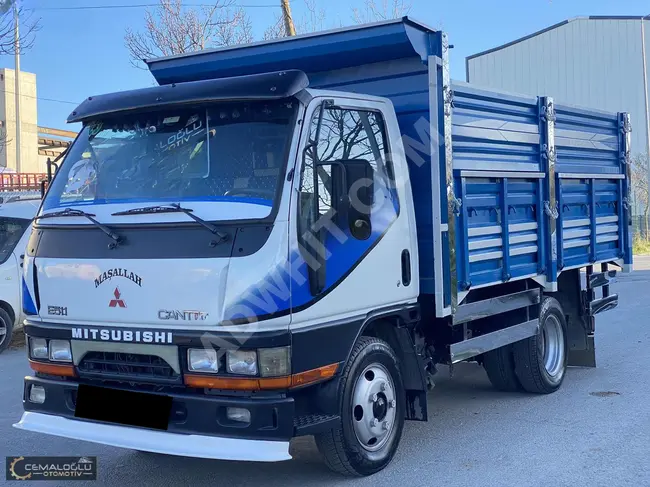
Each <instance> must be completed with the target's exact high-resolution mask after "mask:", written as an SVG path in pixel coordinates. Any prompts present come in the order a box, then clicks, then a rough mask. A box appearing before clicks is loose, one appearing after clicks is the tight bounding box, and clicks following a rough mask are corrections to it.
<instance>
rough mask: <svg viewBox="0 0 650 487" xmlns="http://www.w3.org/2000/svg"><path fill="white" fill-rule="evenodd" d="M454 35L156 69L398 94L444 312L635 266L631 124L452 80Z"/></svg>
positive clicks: (233, 52)
mask: <svg viewBox="0 0 650 487" xmlns="http://www.w3.org/2000/svg"><path fill="white" fill-rule="evenodd" d="M450 50H451V49H450V47H449V45H448V42H447V38H446V35H445V34H444V33H442V32H439V31H436V30H434V29H431V28H429V27H427V26H425V25H423V24H421V23H418V22H415V21H413V20H411V19H408V18H404V19H400V20H395V21H388V22H382V23H377V24H370V25H366V26H357V27H352V28H346V29H340V30H335V31H329V32H322V33H316V34H310V35H306V36H298V37H294V38H289V39H281V40H277V41H272V42H266V43H259V44H251V45H247V46H240V47H233V48H225V49H219V50H213V51H203V52H200V53H196V54H192V55H183V56H177V57H171V58H163V59H159V60H151V61H148V65H149V69H150V70H151V72H152V74H153V75H154V77H155V78H156V79H157V81H158V82H159V83H161V84H169V83H174V82H181V81H191V80H198V79H209V78H219V77H226V76H237V75H246V74H253V73H260V72H268V71H278V70H283V69H300V70H302V71H304V72H306V73H307V75H308V77H309V81H310V87H312V88H320V89H331V90H338V91H348V92H358V93H364V94H369V95H376V96H383V97H387V98H389V99H390V100H391V101H392V102H393V104H394V106H395V111H396V113H397V117H398V122H399V125H400V129H401V131H402V141H403V143H404V149H405V152H406V156H407V160H408V162H409V167H410V173H411V184H412V188H413V193H414V204H415V212H416V222H417V230H418V245H419V262H420V287H421V292H422V293H423V294H430V295H433V296H434V301H435V309H436V315H437V316H440V317H442V316H447V315H449V314H451V313H453V311H454V309H455V307H456V306H457V305H458V304H459V303H460V302H462V299H463V298H464V296H465V295H466V294H467V292H468V291H469V290H471V289H476V288H478V287H485V286H490V285H495V284H500V283H503V282H508V281H511V280H515V279H523V278H534V279H535V280H537V281H538V282H539V283H540V284H541V285H543V286H544V287H545V288H546V289H547V290H551V291H552V290H556V286H557V278H558V275H559V273H561V272H562V271H563V270H567V269H570V268H576V267H582V266H586V265H591V264H594V263H598V262H614V263H616V264H618V265H620V266H622V267H624V268H627V267H628V266H629V265H631V263H632V255H631V239H630V227H629V221H630V215H629V209H628V199H627V195H628V193H629V188H628V183H629V178H628V175H627V174H628V170H629V154H630V145H629V140H630V137H629V134H630V123H629V116H628V115H627V114H625V113H606V112H601V111H598V110H591V109H583V108H575V107H571V106H569V105H564V104H561V103H554V101H553V99H552V98H551V97H550V96H552V93H544V94H542V95H543V96H540V97H527V96H520V95H513V94H508V93H502V92H497V91H493V90H485V89H481V88H478V87H475V86H473V85H469V84H466V83H461V82H451V81H450V80H449V74H448V73H449V71H448V55H449V52H450Z"/></svg>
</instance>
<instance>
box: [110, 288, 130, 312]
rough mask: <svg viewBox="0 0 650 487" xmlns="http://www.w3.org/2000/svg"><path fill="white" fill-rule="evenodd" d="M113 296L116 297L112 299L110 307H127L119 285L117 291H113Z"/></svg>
mask: <svg viewBox="0 0 650 487" xmlns="http://www.w3.org/2000/svg"><path fill="white" fill-rule="evenodd" d="M113 296H115V299H111V302H110V303H108V307H109V308H126V303H125V302H124V300H123V299H122V295H121V294H120V288H119V287H116V288H115V291H113Z"/></svg>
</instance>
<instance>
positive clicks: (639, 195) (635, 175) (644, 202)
mask: <svg viewBox="0 0 650 487" xmlns="http://www.w3.org/2000/svg"><path fill="white" fill-rule="evenodd" d="M649 190H650V188H649V186H648V155H647V154H637V155H635V156H634V157H633V158H632V191H633V193H634V200H635V205H637V208H638V209H640V210H641V211H642V212H643V220H644V226H645V238H646V239H648V238H649V235H650V234H649V232H648V213H650V191H649ZM639 230H640V228H639Z"/></svg>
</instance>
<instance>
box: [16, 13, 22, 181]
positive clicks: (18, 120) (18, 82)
mask: <svg viewBox="0 0 650 487" xmlns="http://www.w3.org/2000/svg"><path fill="white" fill-rule="evenodd" d="M14 23H15V24H16V25H15V28H14V49H15V56H16V59H15V61H16V69H15V71H16V72H15V73H14V76H15V77H16V78H15V86H14V93H15V95H16V172H17V173H19V172H20V135H21V132H22V127H21V126H20V33H19V32H18V23H19V18H18V2H14Z"/></svg>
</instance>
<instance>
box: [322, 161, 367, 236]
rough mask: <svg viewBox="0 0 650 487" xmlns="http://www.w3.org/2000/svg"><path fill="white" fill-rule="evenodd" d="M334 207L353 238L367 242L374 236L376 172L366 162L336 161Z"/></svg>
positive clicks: (340, 223) (333, 192)
mask: <svg viewBox="0 0 650 487" xmlns="http://www.w3.org/2000/svg"><path fill="white" fill-rule="evenodd" d="M330 164H331V166H332V171H331V177H332V182H331V184H332V206H333V207H334V209H335V210H336V215H337V218H336V220H337V223H338V224H339V225H340V226H341V227H344V228H345V227H347V228H348V229H349V230H350V233H351V234H352V236H353V237H355V238H357V239H359V240H365V239H367V238H368V237H370V234H371V232H372V225H371V220H370V213H371V209H372V205H373V203H374V194H375V183H374V169H373V168H372V166H371V165H370V163H369V162H368V161H365V160H363V159H347V160H340V161H333V162H332V163H330Z"/></svg>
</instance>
